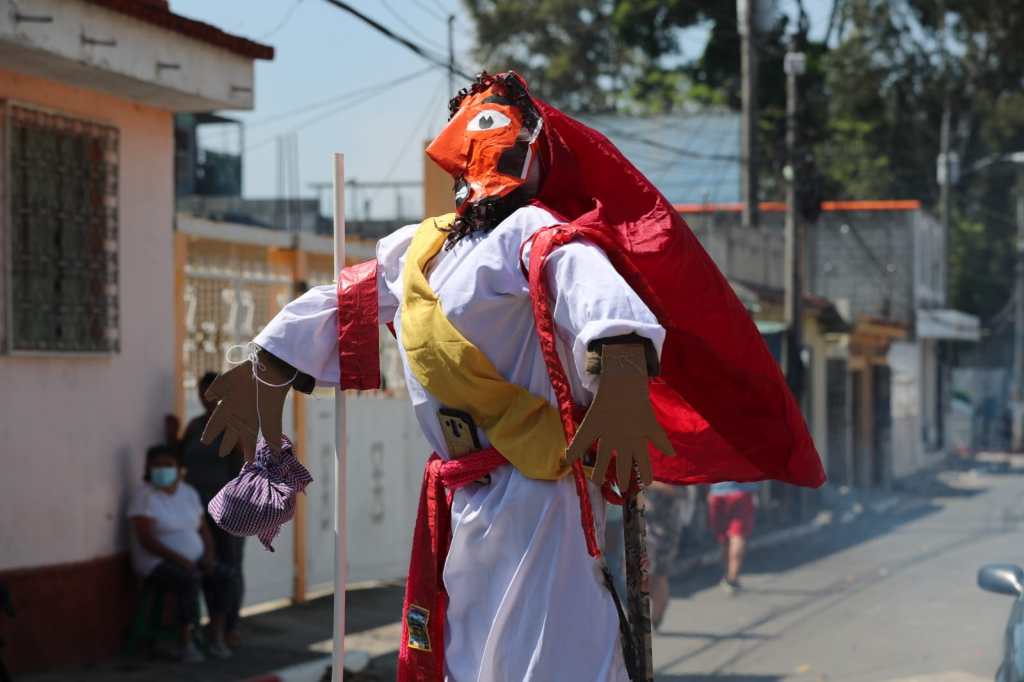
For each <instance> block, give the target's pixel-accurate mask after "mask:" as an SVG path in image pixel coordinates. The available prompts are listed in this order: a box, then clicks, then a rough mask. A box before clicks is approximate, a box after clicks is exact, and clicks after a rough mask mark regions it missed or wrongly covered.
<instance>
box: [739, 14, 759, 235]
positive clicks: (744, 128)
mask: <svg viewBox="0 0 1024 682" xmlns="http://www.w3.org/2000/svg"><path fill="white" fill-rule="evenodd" d="M756 2H757V0H736V18H737V20H738V24H739V31H740V76H741V78H742V88H741V97H742V100H743V116H742V124H741V125H740V159H741V164H742V165H741V166H740V178H741V179H740V185H741V186H740V193H741V195H742V200H743V226H744V227H757V225H758V222H759V220H758V183H757V165H758V154H757V34H756V31H757V29H756V22H755V19H754V16H755V12H756V9H757V8H756Z"/></svg>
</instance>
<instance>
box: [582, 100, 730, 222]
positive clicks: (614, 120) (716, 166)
mask: <svg viewBox="0 0 1024 682" xmlns="http://www.w3.org/2000/svg"><path fill="white" fill-rule="evenodd" d="M581 118H582V120H583V121H584V122H585V123H586V124H587V125H589V126H591V127H592V128H595V129H597V130H599V131H601V132H602V133H604V134H605V135H606V136H607V137H608V138H609V139H610V140H611V141H612V142H613V143H615V146H616V147H618V148H619V150H620V151H621V152H622V153H623V154H625V156H626V158H628V159H629V160H630V161H631V162H632V163H633V165H635V166H636V167H637V168H638V169H640V172H642V173H643V174H644V175H646V176H647V177H648V179H650V181H651V182H653V183H654V185H655V186H656V187H657V188H658V189H659V190H661V193H662V194H664V195H665V197H666V198H668V200H669V201H671V202H672V203H680V204H685V203H705V202H712V203H729V202H737V201H739V200H740V161H739V159H740V117H739V114H736V113H734V112H728V111H723V112H700V113H684V114H679V115H673V116H653V117H624V116H588V117H581Z"/></svg>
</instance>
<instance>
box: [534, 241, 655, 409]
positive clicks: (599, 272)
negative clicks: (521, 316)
mask: <svg viewBox="0 0 1024 682" xmlns="http://www.w3.org/2000/svg"><path fill="white" fill-rule="evenodd" d="M545 275H546V276H547V278H548V286H549V287H550V288H551V292H552V294H553V295H554V298H555V301H554V310H553V315H554V320H555V326H556V327H557V329H558V334H559V336H561V337H562V338H563V340H564V341H565V342H566V345H567V346H568V347H569V348H570V349H571V353H572V361H573V363H574V365H575V369H576V375H577V377H579V379H580V381H581V383H582V384H583V386H584V387H585V388H586V389H587V390H588V391H591V392H593V391H594V390H596V388H597V378H596V377H595V376H593V375H590V374H587V371H586V365H587V344H589V343H590V342H591V341H593V340H595V339H601V338H606V337H609V336H621V335H624V334H637V335H639V336H642V337H644V338H646V339H650V341H651V343H653V344H654V348H655V350H656V351H657V353H658V357H661V347H662V344H664V342H665V329H664V328H663V327H662V326H661V325H660V324H659V323H658V319H657V318H656V317H655V316H654V313H652V312H651V310H650V309H649V308H648V307H647V304H646V303H644V302H643V300H642V299H641V298H640V297H639V296H638V295H637V294H636V292H634V291H633V289H632V288H631V287H630V286H629V284H627V283H626V280H624V279H623V278H622V275H620V274H619V273H618V271H617V270H616V269H615V267H614V266H613V265H612V264H611V262H610V261H609V260H608V257H607V256H606V255H605V253H604V251H602V250H601V249H600V248H599V247H597V246H595V245H594V244H591V243H589V242H586V241H573V242H569V243H568V244H565V245H564V246H561V247H559V248H557V249H555V250H554V251H552V252H551V255H550V256H548V262H547V265H546V266H545Z"/></svg>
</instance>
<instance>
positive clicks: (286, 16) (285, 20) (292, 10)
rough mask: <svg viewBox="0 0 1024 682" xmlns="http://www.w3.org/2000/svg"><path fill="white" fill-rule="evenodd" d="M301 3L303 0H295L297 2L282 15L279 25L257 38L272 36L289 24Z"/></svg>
mask: <svg viewBox="0 0 1024 682" xmlns="http://www.w3.org/2000/svg"><path fill="white" fill-rule="evenodd" d="M301 4H302V0H295V2H294V3H292V6H291V7H289V8H288V10H287V11H286V12H285V13H284V15H283V16H282V17H281V21H279V22H277V25H276V26H275V27H274V28H272V29H270V30H269V31H267V32H266V33H264V34H263V35H261V36H260V37H259V38H257V40H266V39H267V38H269V37H270V36H272V35H274V34H275V33H277V32H278V31H280V30H281V29H282V28H284V27H285V26H286V25H287V24H288V22H289V21H291V19H292V15H294V14H295V10H297V9H298V8H299V5H301Z"/></svg>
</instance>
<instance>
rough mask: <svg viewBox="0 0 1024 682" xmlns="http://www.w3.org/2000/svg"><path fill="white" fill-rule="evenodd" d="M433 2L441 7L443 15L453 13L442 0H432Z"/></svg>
mask: <svg viewBox="0 0 1024 682" xmlns="http://www.w3.org/2000/svg"><path fill="white" fill-rule="evenodd" d="M431 2H433V3H434V5H435V6H436V7H437V8H438V9H439V10H441V14H443V15H445V16H448V15H449V14H451V13H452V11H451V10H450V9H448V8H447V7H445V6H444V5H443V4H442V3H441V0H431Z"/></svg>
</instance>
